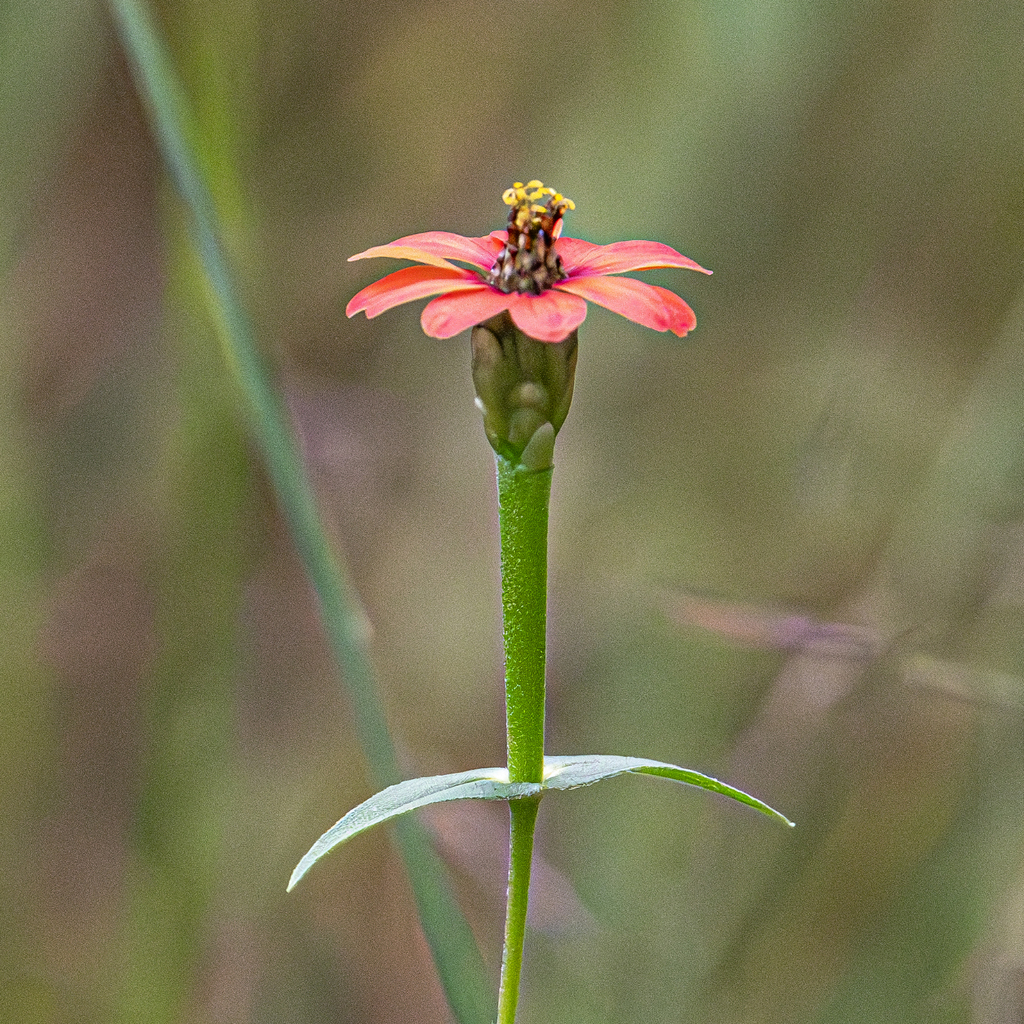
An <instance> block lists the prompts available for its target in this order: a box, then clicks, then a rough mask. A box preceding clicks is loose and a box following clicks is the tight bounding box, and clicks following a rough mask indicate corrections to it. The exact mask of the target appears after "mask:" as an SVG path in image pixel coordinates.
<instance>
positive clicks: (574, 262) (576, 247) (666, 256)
mask: <svg viewBox="0 0 1024 1024" xmlns="http://www.w3.org/2000/svg"><path fill="white" fill-rule="evenodd" d="M555 249H556V250H557V251H558V254H559V255H560V256H561V257H562V263H563V265H564V267H565V270H566V272H567V273H568V274H569V276H570V277H590V276H592V275H594V274H626V273H629V272H630V271H632V270H653V269H654V268H655V267H682V268H683V269H685V270H699V271H700V272H701V273H702V274H710V273H711V271H710V270H706V269H705V268H704V267H702V266H701V265H700V264H699V263H695V262H694V261H693V260H691V259H690V258H689V256H684V255H683V254H682V253H681V252H676V250H675V249H673V248H672V247H671V246H669V245H664V244H663V243H662V242H644V241H633V242H612V243H611V245H594V244H593V242H585V241H583V239H581V238H560V239H559V240H558V241H557V242H556V243H555Z"/></svg>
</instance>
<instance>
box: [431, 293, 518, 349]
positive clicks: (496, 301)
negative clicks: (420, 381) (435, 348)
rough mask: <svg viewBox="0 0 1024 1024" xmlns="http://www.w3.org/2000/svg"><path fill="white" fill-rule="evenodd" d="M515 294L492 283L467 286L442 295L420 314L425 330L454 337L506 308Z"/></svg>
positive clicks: (440, 335) (446, 336)
mask: <svg viewBox="0 0 1024 1024" xmlns="http://www.w3.org/2000/svg"><path fill="white" fill-rule="evenodd" d="M512 297H513V296H511V295H506V294H505V293H504V292H499V291H498V290H497V289H496V288H491V287H490V286H489V285H480V286H479V287H478V288H473V289H466V290H465V291H460V292H458V293H457V294H455V295H439V296H438V297H437V298H436V299H433V300H432V301H431V302H428V303H427V304H426V306H425V307H424V309H423V314H422V316H421V317H420V324H421V326H422V327H423V333H424V334H427V335H429V336H430V337H431V338H452V337H454V336H455V335H456V334H458V333H459V332H460V331H464V330H466V328H467V327H475V326H476V325H477V324H482V323H483V322H484V321H485V320H490V318H491V317H492V316H497V315H498V314H499V313H500V312H501V311H502V310H503V309H508V304H509V299H511V298H512Z"/></svg>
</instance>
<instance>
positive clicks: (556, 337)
mask: <svg viewBox="0 0 1024 1024" xmlns="http://www.w3.org/2000/svg"><path fill="white" fill-rule="evenodd" d="M508 298H509V300H510V301H509V305H508V311H509V313H510V314H511V316H512V321H513V323H514V324H515V325H516V327H518V328H519V330H521V331H522V332H523V333H524V334H527V335H529V336H530V337H531V338H536V339H537V341H551V342H556V341H564V340H565V339H566V338H567V337H568V336H569V335H570V334H572V332H573V331H575V330H576V328H577V327H579V325H580V324H581V323H583V320H584V318H585V317H586V315H587V304H586V302H584V301H583V299H581V298H579V297H577V296H576V295H566V294H565V292H560V291H558V290H557V289H556V288H551V289H549V290H548V291H546V292H543V293H542V294H540V295H510V296H508Z"/></svg>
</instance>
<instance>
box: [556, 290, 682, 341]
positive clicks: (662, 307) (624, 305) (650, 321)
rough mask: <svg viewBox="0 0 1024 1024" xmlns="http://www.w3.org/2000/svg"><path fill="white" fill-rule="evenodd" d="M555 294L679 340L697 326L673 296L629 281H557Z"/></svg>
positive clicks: (679, 299)
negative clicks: (581, 300)
mask: <svg viewBox="0 0 1024 1024" xmlns="http://www.w3.org/2000/svg"><path fill="white" fill-rule="evenodd" d="M554 290H555V291H563V292H571V293H572V294H573V295H577V296H579V297H580V298H584V299H587V300H589V301H590V302H596V303H597V304H598V305H599V306H604V308H605V309H610V310H611V311H612V312H613V313H619V314H620V315H621V316H624V317H626V319H628V320H632V321H634V322H635V323H638V324H642V325H643V326H644V327H651V328H653V329H654V330H656V331H671V332H672V333H673V334H675V335H678V336H679V337H680V338H681V337H683V336H684V335H685V334H686V333H687V331H691V330H693V328H694V327H696V326H697V317H696V316H695V315H694V312H693V310H692V309H690V307H689V306H688V305H687V304H686V303H685V302H684V301H683V300H682V299H681V298H679V296H678V295H676V294H675V292H670V291H669V290H668V289H667V288H659V287H658V286H657V285H653V284H647V283H646V282H645V281H636V280H634V279H633V278H631V277H574V278H569V279H567V280H565V281H559V282H558V284H556V285H555V288H554Z"/></svg>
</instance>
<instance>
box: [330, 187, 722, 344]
mask: <svg viewBox="0 0 1024 1024" xmlns="http://www.w3.org/2000/svg"><path fill="white" fill-rule="evenodd" d="M503 199H504V200H505V202H506V203H507V204H508V205H509V206H510V207H511V209H510V211H509V215H508V227H507V228H506V229H505V230H503V231H492V232H491V233H490V234H489V235H484V236H483V237H482V238H467V237H465V236H463V235H456V234H453V233H451V232H449V231H427V232H424V233H423V234H419V235H407V236H406V237H405V238H399V239H398V240H397V241H394V242H389V243H388V244H387V245H375V246H374V247H373V248H371V249H367V250H366V251H365V252H361V253H357V254H356V255H355V256H350V257H349V259H350V260H363V259H368V258H370V257H372V256H391V257H394V258H398V259H407V260H414V261H415V262H417V263H421V264H423V266H418V267H406V268H405V269H404V270H396V271H395V272H394V273H393V274H388V276H387V277H383V278H381V279H380V280H379V281H375V282H374V283H373V284H371V285H369V286H368V287H366V288H364V289H363V290H362V291H361V292H359V293H358V294H357V295H356V296H355V297H354V298H353V299H352V301H351V302H350V303H349V304H348V306H347V307H346V309H345V312H346V314H347V315H348V316H354V315H355V314H356V313H359V312H365V313H366V315H367V316H368V317H374V316H377V314H378V313H383V312H384V311H385V310H387V309H391V308H392V307H393V306H400V305H401V304H402V303H403V302H412V301H414V300H416V299H422V298H426V297H427V296H431V295H432V296H436V297H435V298H433V299H431V301H430V302H428V303H427V305H426V308H425V309H424V310H423V315H422V317H421V318H420V322H421V323H422V325H423V330H424V332H425V333H426V334H428V335H430V336H431V337H434V338H450V337H452V336H453V335H456V334H458V333H459V332H460V331H463V330H465V329H466V328H467V327H472V326H474V325H475V324H480V323H483V322H484V321H486V320H489V319H490V318H491V317H494V316H496V315H497V314H499V313H501V312H503V311H505V310H507V311H508V313H509V315H510V316H511V318H512V321H513V323H514V324H515V325H516V327H518V328H519V329H520V330H521V331H522V332H523V333H524V334H526V335H528V336H529V337H531V338H535V339H537V340H538V341H548V342H558V341H562V340H563V339H564V338H567V337H568V336H569V335H570V334H571V333H572V332H573V331H574V330H576V328H577V327H579V325H580V324H581V323H582V322H583V319H584V317H585V316H586V315H587V302H588V301H590V302H596V303H597V304H598V305H599V306H604V307H605V308H606V309H610V310H612V312H614V313H620V314H621V315H622V316H624V317H627V318H628V319H630V320H633V321H635V322H636V323H638V324H642V325H643V326H644V327H651V328H653V329H654V330H656V331H671V332H672V333H673V334H676V335H678V336H679V337H682V336H683V335H685V334H686V333H687V332H688V331H690V330H692V329H693V327H694V326H695V325H696V323H697V318H696V317H695V316H694V314H693V310H692V309H690V307H689V306H688V305H687V304H686V303H685V302H684V301H683V300H682V299H681V298H679V296H678V295H676V294H675V293H674V292H670V291H669V290H668V289H667V288H659V287H657V286H656V285H651V284H647V283H646V282H644V281H637V280H635V279H633V278H630V277H614V276H612V275H615V274H624V273H628V272H630V271H634V270H651V269H653V268H655V267H682V268H685V269H687V270H699V271H700V272H701V273H703V274H710V273H711V271H710V270H705V269H704V268H703V267H702V266H700V265H699V264H697V263H694V261H693V260H691V259H689V258H688V257H686V256H683V255H682V254H681V253H678V252H676V250H675V249H672V248H671V247H669V246H667V245H663V244H662V243H660V242H642V241H635V242H613V243H612V244H611V245H594V244H593V243H591V242H584V241H583V240H582V239H579V238H565V237H562V235H561V230H562V218H563V216H564V215H565V213H566V211H568V210H572V209H574V208H575V207H574V205H573V202H572V200H570V199H566V198H565V196H563V195H560V194H559V193H558V192H556V191H555V190H554V189H551V188H547V187H546V186H545V185H543V184H542V183H541V182H539V181H531V182H528V183H527V184H526V185H524V184H523V183H522V182H516V183H515V184H514V185H513V186H512V187H511V188H510V189H508V190H506V192H505V194H504V196H503ZM452 261H455V262H452ZM456 263H467V264H469V268H466V267H459V266H456V265H455V264H456Z"/></svg>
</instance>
